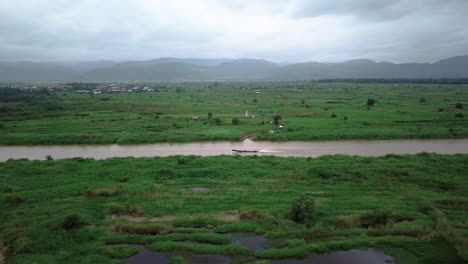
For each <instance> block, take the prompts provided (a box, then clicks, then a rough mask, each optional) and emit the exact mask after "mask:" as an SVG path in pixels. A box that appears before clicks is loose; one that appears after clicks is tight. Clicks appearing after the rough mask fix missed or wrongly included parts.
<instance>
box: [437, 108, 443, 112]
mask: <svg viewBox="0 0 468 264" xmlns="http://www.w3.org/2000/svg"><path fill="white" fill-rule="evenodd" d="M437 111H438V112H443V111H445V110H444V109H443V108H439V109H437Z"/></svg>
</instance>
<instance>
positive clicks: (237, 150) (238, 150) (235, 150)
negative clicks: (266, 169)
mask: <svg viewBox="0 0 468 264" xmlns="http://www.w3.org/2000/svg"><path fill="white" fill-rule="evenodd" d="M232 151H234V152H258V150H242V149H232Z"/></svg>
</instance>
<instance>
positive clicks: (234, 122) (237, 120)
mask: <svg viewBox="0 0 468 264" xmlns="http://www.w3.org/2000/svg"><path fill="white" fill-rule="evenodd" d="M232 124H233V125H235V126H238V125H239V124H240V121H239V118H233V119H232Z"/></svg>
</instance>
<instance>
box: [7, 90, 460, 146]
mask: <svg viewBox="0 0 468 264" xmlns="http://www.w3.org/2000/svg"><path fill="white" fill-rule="evenodd" d="M147 85H151V86H152V87H153V88H154V89H155V91H154V92H146V93H125V94H100V95H92V94H77V93H75V92H55V93H52V94H51V95H43V96H38V95H35V96H28V95H20V96H10V97H8V96H2V98H0V144H3V145H21V144H104V143H121V144H130V143H149V142H191V141H205V140H241V139H242V138H243V137H244V136H246V135H252V134H254V135H256V136H255V138H256V139H257V140H332V139H394V138H466V137H468V119H467V118H466V117H465V118H464V117H456V116H455V115H456V114H459V116H460V114H462V115H463V116H465V115H467V113H466V109H457V108H456V104H457V103H461V104H463V105H464V106H465V108H466V106H467V105H468V85H465V84H459V85H456V84H450V85H449V84H401V83H400V84H374V83H320V84H317V83H312V82H293V83H287V82H220V83H203V82H200V83H153V84H147ZM257 92H258V93H257ZM368 99H374V100H376V101H377V102H376V103H375V105H374V106H372V107H368V106H367V105H366V102H367V100H368ZM246 111H248V112H249V113H251V114H257V115H261V118H252V117H245V116H244V114H245V112H246ZM209 112H211V113H212V114H213V116H212V118H208V113H209ZM275 114H279V115H280V116H281V117H282V119H281V120H280V124H281V125H283V126H284V128H278V127H276V126H275V125H274V124H271V121H272V116H273V115H275ZM194 116H199V117H200V120H199V121H191V119H192V117H194ZM233 118H239V124H238V125H235V124H233V123H232V119H233ZM216 119H219V121H220V122H221V123H218V124H216ZM271 131H274V132H273V133H271Z"/></svg>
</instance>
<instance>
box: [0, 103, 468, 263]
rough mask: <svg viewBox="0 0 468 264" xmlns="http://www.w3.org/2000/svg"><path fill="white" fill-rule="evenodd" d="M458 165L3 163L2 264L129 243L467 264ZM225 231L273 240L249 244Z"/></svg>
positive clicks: (109, 251)
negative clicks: (372, 254) (368, 254)
mask: <svg viewBox="0 0 468 264" xmlns="http://www.w3.org/2000/svg"><path fill="white" fill-rule="evenodd" d="M69 96H70V97H72V95H69ZM132 96H133V95H132ZM137 96H139V95H137ZM122 97H123V96H122ZM116 98H119V96H116ZM122 99H124V97H123V98H122ZM125 99H126V100H128V95H125ZM112 100H117V99H112ZM428 101H430V99H429V98H428ZM415 105H417V104H415ZM298 109H299V108H298ZM205 110H206V109H205ZM366 111H367V110H366ZM369 111H371V112H372V111H376V110H375V109H372V110H369ZM337 112H338V111H337ZM363 112H364V113H367V112H365V111H364V110H363ZM350 116H351V115H350ZM24 122H26V121H24ZM340 122H341V120H340ZM200 126H201V125H200ZM467 171H468V155H461V154H458V155H438V154H428V153H421V154H417V155H386V156H383V157H358V156H344V155H334V156H322V157H319V158H280V157H272V156H270V157H267V156H217V157H198V156H173V157H166V158H157V157H156V158H112V159H106V160H93V159H83V158H75V159H65V160H45V161H29V160H9V161H6V162H2V163H0V193H1V195H0V197H1V199H0V211H1V214H0V248H1V249H2V252H3V253H4V255H5V256H6V257H7V263H119V259H122V258H125V257H128V256H131V255H134V254H136V253H137V252H138V250H139V249H138V248H136V247H133V246H130V245H128V244H131V243H132V244H133V243H135V244H144V245H146V246H147V247H148V248H149V249H150V250H153V251H156V252H173V253H174V254H177V253H180V252H192V253H203V254H204V253H210V254H222V255H226V256H232V258H233V263H255V262H258V263H269V262H268V261H269V260H272V259H283V258H298V259H300V258H305V257H307V256H310V255H316V254H323V253H326V252H333V251H337V250H348V249H359V248H363V249H366V248H374V249H376V250H379V251H383V252H384V253H385V254H387V255H390V256H393V257H394V259H395V260H396V261H398V263H400V264H405V263H407V264H417V263H444V264H450V263H453V264H455V263H466V262H467V261H468V239H467V237H468V222H467V221H468V215H467V212H468V200H467V196H466V194H467V193H468V178H467V177H466V172H467ZM208 230H214V231H215V232H216V233H213V232H211V233H209V232H208ZM229 232H234V233H237V232H242V233H250V234H257V235H263V236H265V237H267V238H270V239H282V242H281V243H280V244H278V245H275V246H273V247H272V248H268V249H263V250H257V251H255V252H250V251H249V250H248V249H247V248H246V247H244V246H242V245H239V244H237V243H233V242H232V241H231V240H230V238H229V237H228V236H226V235H225V234H226V233H229ZM186 240H190V241H194V242H197V243H192V244H189V243H185V242H184V241H186ZM200 243H201V244H200ZM262 259H264V261H262ZM172 260H173V262H172V263H184V259H183V257H174V258H173V259H172ZM261 261H262V262H261Z"/></svg>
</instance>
